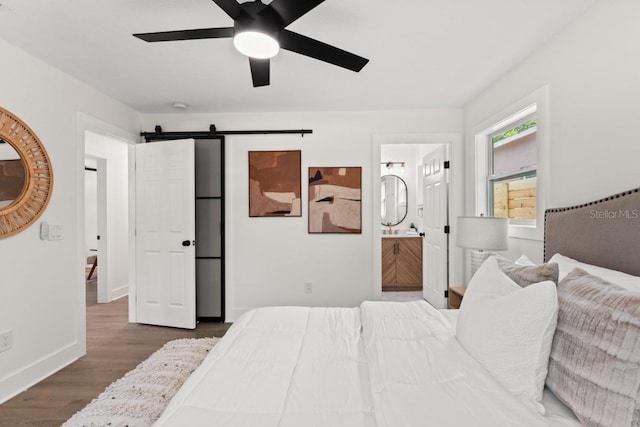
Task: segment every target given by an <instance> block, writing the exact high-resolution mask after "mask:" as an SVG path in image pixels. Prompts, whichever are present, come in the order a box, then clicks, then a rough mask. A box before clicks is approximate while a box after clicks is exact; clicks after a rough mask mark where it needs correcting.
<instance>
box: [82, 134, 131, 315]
mask: <svg viewBox="0 0 640 427" xmlns="http://www.w3.org/2000/svg"><path fill="white" fill-rule="evenodd" d="M128 149H129V145H128V144H127V143H126V142H123V141H119V140H117V139H113V138H108V137H105V136H103V135H98V134H95V133H93V132H86V133H85V155H87V156H91V157H93V158H95V159H98V162H97V163H98V185H99V190H98V207H104V213H106V216H104V218H101V217H102V215H100V214H99V215H98V230H99V231H98V234H100V241H99V246H98V249H99V251H98V266H99V267H98V269H99V278H98V302H100V303H107V302H111V301H113V300H114V299H117V298H120V297H122V296H124V295H126V294H127V292H128V280H129V200H128V198H129V177H128V173H129V154H128ZM101 165H104V170H102V168H101V167H100V166H101ZM85 240H86V237H85ZM103 248H104V249H103ZM101 251H105V252H106V256H105V254H104V253H101Z"/></svg>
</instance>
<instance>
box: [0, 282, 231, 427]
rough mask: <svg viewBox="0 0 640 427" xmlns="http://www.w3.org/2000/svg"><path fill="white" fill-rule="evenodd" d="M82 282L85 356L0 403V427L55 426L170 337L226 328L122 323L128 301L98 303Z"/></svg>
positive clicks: (206, 334) (196, 335)
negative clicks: (84, 302) (190, 327)
mask: <svg viewBox="0 0 640 427" xmlns="http://www.w3.org/2000/svg"><path fill="white" fill-rule="evenodd" d="M96 301H97V293H96V281H95V280H91V281H90V282H89V283H88V284H87V355H86V356H84V357H82V358H80V359H79V360H77V361H76V362H74V363H72V364H71V365H69V366H67V367H66V368H64V369H62V370H61V371H59V372H57V373H55V374H53V375H52V376H50V377H49V378H47V379H46V380H44V381H42V382H40V383H38V384H37V385H35V386H33V387H31V388H30V389H29V390H27V391H25V392H23V393H21V394H19V395H17V396H16V397H14V398H13V399H11V400H9V401H7V402H5V403H4V404H2V405H0V426H2V427H5V426H7V427H9V426H11V427H14V426H60V424H62V423H63V422H65V421H66V420H67V419H69V418H70V417H71V416H72V415H73V414H74V413H75V412H77V411H78V410H80V409H82V408H83V407H84V406H85V405H86V404H87V403H89V402H90V401H91V400H92V399H93V398H94V397H96V396H97V395H98V394H100V393H101V392H102V391H103V390H104V389H105V387H107V386H108V385H109V384H111V383H112V382H113V381H115V380H117V379H118V378H120V377H121V376H122V375H124V374H125V373H126V372H127V371H129V370H131V369H133V368H135V367H136V365H137V364H138V363H140V362H142V361H143V360H144V359H146V358H147V357H148V356H149V355H150V354H151V353H153V352H154V351H155V350H157V349H159V348H160V347H162V345H163V344H164V343H165V342H167V341H170V340H172V339H177V338H200V337H210V336H216V337H221V336H222V335H224V333H225V332H226V331H227V329H228V328H229V326H230V325H229V324H222V323H200V324H198V327H197V328H196V329H195V330H193V331H192V330H186V329H173V328H163V327H158V326H148V325H139V324H131V323H128V314H127V310H128V299H127V298H126V297H125V298H121V299H119V300H117V301H114V302H112V303H110V304H98V303H97V302H96Z"/></svg>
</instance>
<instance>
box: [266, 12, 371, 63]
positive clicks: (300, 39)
mask: <svg viewBox="0 0 640 427" xmlns="http://www.w3.org/2000/svg"><path fill="white" fill-rule="evenodd" d="M275 1H277V0H274V3H275ZM280 47H281V48H282V49H286V50H290V51H291V52H296V53H299V54H301V55H305V56H310V57H311V58H315V59H319V60H320V61H324V62H328V63H330V64H333V65H337V66H338V67H342V68H346V69H347V70H351V71H355V72H358V71H360V70H362V67H364V66H365V65H367V62H369V60H368V59H366V58H363V57H361V56H358V55H355V54H353V53H350V52H347V51H346V50H342V49H339V48H337V47H334V46H331V45H328V44H326V43H322V42H321V41H318V40H315V39H312V38H309V37H307V36H303V35H302V34H298V33H294V32H293V31H289V30H283V31H282V32H281V33H280Z"/></svg>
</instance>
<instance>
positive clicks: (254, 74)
mask: <svg viewBox="0 0 640 427" xmlns="http://www.w3.org/2000/svg"><path fill="white" fill-rule="evenodd" d="M249 65H250V66H251V78H252V79H253V87H259V86H269V59H257V58H249Z"/></svg>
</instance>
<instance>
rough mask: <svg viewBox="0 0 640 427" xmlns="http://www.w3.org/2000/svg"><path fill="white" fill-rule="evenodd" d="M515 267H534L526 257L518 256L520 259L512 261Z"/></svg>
mask: <svg viewBox="0 0 640 427" xmlns="http://www.w3.org/2000/svg"><path fill="white" fill-rule="evenodd" d="M513 262H514V263H515V264H516V265H522V266H526V267H531V266H533V265H536V264H535V263H534V262H533V261H531V260H530V259H529V257H528V256H526V255H520V258H518V259H517V260H515V261H513Z"/></svg>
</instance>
